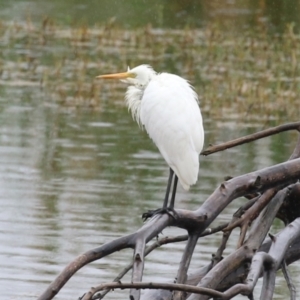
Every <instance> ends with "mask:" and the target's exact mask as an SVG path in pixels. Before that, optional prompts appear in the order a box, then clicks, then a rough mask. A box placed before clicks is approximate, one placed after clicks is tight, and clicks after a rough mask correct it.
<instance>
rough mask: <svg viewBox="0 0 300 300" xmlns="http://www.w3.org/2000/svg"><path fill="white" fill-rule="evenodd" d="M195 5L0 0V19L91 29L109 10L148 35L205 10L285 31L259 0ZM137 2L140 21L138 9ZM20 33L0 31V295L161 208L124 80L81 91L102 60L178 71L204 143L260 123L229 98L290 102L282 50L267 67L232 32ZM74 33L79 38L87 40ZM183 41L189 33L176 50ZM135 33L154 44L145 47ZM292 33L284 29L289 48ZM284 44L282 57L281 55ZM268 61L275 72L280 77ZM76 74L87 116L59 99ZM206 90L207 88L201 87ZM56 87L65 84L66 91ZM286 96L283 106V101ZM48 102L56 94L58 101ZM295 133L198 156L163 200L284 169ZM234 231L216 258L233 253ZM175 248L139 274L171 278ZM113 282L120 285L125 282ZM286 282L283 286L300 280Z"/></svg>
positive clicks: (118, 262)
mask: <svg viewBox="0 0 300 300" xmlns="http://www.w3.org/2000/svg"><path fill="white" fill-rule="evenodd" d="M198 2H199V1H197V2H196V1H192V0H191V1H172V5H171V6H169V5H170V4H168V5H167V4H165V3H166V2H162V1H158V0H157V1H156V0H155V1H153V2H152V6H151V8H149V4H148V2H147V1H113V2H112V1H106V0H104V1H101V2H100V1H99V2H97V3H101V5H102V6H101V9H100V8H98V6H97V10H96V9H95V7H93V6H91V5H89V4H88V2H86V3H82V1H56V0H55V1H51V2H49V1H47V2H46V1H26V2H23V1H1V0H0V16H1V17H3V19H9V20H12V19H21V20H24V16H25V15H26V14H30V15H31V17H32V19H33V20H38V23H37V24H41V23H42V21H41V20H42V18H43V17H44V15H45V14H48V15H50V16H52V17H54V16H55V17H56V18H57V19H58V20H59V22H62V23H65V24H70V23H72V22H73V21H74V18H75V19H76V18H77V19H79V21H80V20H82V21H83V22H84V21H86V23H88V22H91V24H94V23H95V22H96V21H97V22H99V23H103V22H106V21H107V19H109V18H110V17H113V16H114V15H115V14H116V15H117V16H118V17H117V23H118V24H123V25H124V26H125V27H130V26H133V27H134V26H140V25H142V26H143V28H146V24H147V23H148V22H151V23H152V24H153V26H154V27H158V26H161V27H172V28H174V27H178V28H179V27H182V26H183V25H187V24H188V25H191V26H202V24H203V22H208V21H211V20H215V19H218V18H219V16H222V19H224V20H231V21H230V22H232V24H231V25H232V26H233V27H236V26H237V25H239V24H241V22H242V20H246V21H245V23H242V24H243V26H246V27H247V26H250V25H251V24H253V23H255V24H256V23H259V24H260V22H262V23H264V22H267V21H268V22H269V21H270V20H272V22H270V23H268V22H267V23H268V24H269V25H270V24H275V25H274V26H279V27H280V26H282V27H284V26H285V25H286V23H284V22H283V21H278V22H277V21H276V20H277V19H276V17H274V16H275V15H276V14H277V11H276V10H274V9H271V8H272V7H271V6H270V5H271V4H270V3H271V2H272V1H226V7H227V8H226V9H224V7H223V6H222V4H220V3H221V2H220V1H203V4H202V5H199V4H198ZM108 3H109V4H108ZM133 3H134V5H133ZM195 3H196V4H197V5H196V4H195ZM201 3H202V2H201ZM222 3H223V2H222ZM224 3H225V2H224ZM253 3H254V4H253ZM285 3H287V4H286V5H285V7H284V9H282V10H283V11H285V13H284V15H286V16H288V18H290V19H288V20H293V18H294V14H288V12H290V11H291V10H290V7H291V5H293V4H295V1H286V2H285ZM95 5H96V4H95ZM97 5H99V6H100V4H97ZM127 5H128V6H127ZM145 5H146V6H148V9H149V10H150V12H151V13H149V10H145ZM234 5H236V6H234ZM295 5H296V4H295ZM25 7H26V8H27V10H26V9H24V8H25ZM295 7H298V6H295ZM104 8H105V9H104ZM235 8H236V9H235ZM295 11H296V9H295ZM66 12H68V13H66ZM154 12H155V13H154ZM87 16H88V17H87ZM136 16H139V17H138V18H137V17H136ZM199 16H201V17H199ZM202 16H203V20H202ZM85 18H86V19H85ZM265 18H266V19H267V21H266V20H265ZM273 19H274V20H275V21H274V20H273ZM297 20H298V19H297ZM49 22H50V21H49ZM230 22H229V23H230ZM297 22H299V21H297ZM264 24H265V23H264ZM2 25H3V24H2ZM296 25H297V24H296ZM26 26H28V27H26V28H25V29H24V27H22V26H18V25H14V24H13V25H8V27H6V25H3V26H0V33H1V37H2V39H1V40H0V49H1V50H3V51H0V67H1V77H0V203H1V211H0V269H1V272H0V292H1V296H2V297H3V298H4V299H33V298H35V297H36V296H37V295H38V294H40V293H41V292H42V291H43V290H44V289H45V288H46V287H47V285H48V284H49V283H50V282H51V281H52V280H53V279H54V278H55V277H56V276H57V275H58V274H59V272H60V271H61V270H62V268H63V267H64V266H65V265H66V264H67V263H69V262H70V261H71V260H72V259H74V258H75V257H76V256H77V255H79V254H81V253H83V252H85V251H87V250H89V249H91V248H94V247H97V246H99V245H102V244H103V243H105V242H107V241H111V240H112V239H114V238H116V237H119V236H121V235H125V234H128V233H131V232H133V231H135V230H136V229H138V228H139V227H140V226H141V225H142V221H141V218H140V216H141V214H142V213H143V212H144V211H145V210H147V209H153V208H157V207H159V206H160V205H161V201H162V199H163V196H164V191H165V186H166V181H167V176H168V167H167V166H166V163H165V162H164V161H163V159H162V158H161V156H160V154H159V153H158V151H157V149H156V148H155V146H154V145H153V143H152V142H151V141H150V140H149V138H148V137H147V134H146V133H145V132H142V131H141V130H140V129H139V128H138V126H137V125H136V124H135V123H134V122H133V121H132V120H131V116H130V115H129V113H128V112H127V109H126V108H125V107H124V105H123V101H122V99H123V95H124V90H125V88H124V86H122V85H118V84H111V85H106V86H101V88H100V91H99V95H97V93H96V90H97V89H96V88H95V86H94V85H92V84H91V82H92V78H94V75H95V74H94V72H95V70H96V69H97V71H98V69H99V68H100V67H103V66H105V68H106V69H108V68H111V70H109V71H112V72H113V71H115V68H117V67H120V66H123V65H124V63H127V62H133V63H137V62H139V61H140V60H143V62H145V60H147V61H148V62H149V60H150V62H151V63H152V62H153V63H154V64H155V65H156V66H157V67H158V69H160V70H164V69H168V71H176V73H178V74H181V75H182V74H183V75H185V76H186V77H187V78H189V79H190V80H192V81H193V82H195V83H196V84H197V86H196V89H197V90H198V91H199V90H202V91H203V93H204V92H206V94H205V95H206V98H205V99H204V101H202V103H201V105H202V107H204V106H205V109H204V120H205V124H204V125H205V131H206V145H208V144H209V143H220V142H222V141H226V140H230V139H233V138H236V137H237V136H242V135H246V134H249V133H251V132H254V131H256V130H259V129H261V128H263V127H265V126H266V124H264V123H260V122H257V121H256V119H257V116H252V117H250V118H249V120H250V121H249V120H248V119H247V121H246V120H245V119H244V118H243V116H244V113H245V112H244V109H245V107H246V106H243V101H245V102H246V100H248V98H249V97H250V98H251V97H253V98H255V97H257V94H258V95H259V96H264V95H265V97H266V99H267V101H266V103H269V102H270V99H271V100H272V99H273V98H271V96H272V95H274V94H272V91H273V90H274V93H275V92H278V94H275V96H276V97H277V96H278V97H280V96H282V95H283V96H282V99H283V101H282V103H285V104H286V105H287V106H289V102H288V101H285V100H286V98H285V96H287V95H288V94H287V92H290V94H291V90H290V89H294V90H295V91H297V89H298V86H297V82H299V81H297V80H298V79H299V74H298V73H297V68H296V67H295V72H294V73H293V72H289V69H290V65H289V64H288V63H287V62H288V61H289V57H288V56H286V54H285V53H286V52H285V49H286V48H284V47H282V48H280V47H279V46H278V45H279V44H276V45H277V46H278V48H276V47H277V46H276V47H275V46H274V47H275V48H276V49H277V52H276V53H277V54H278V56H276V57H275V58H273V57H271V58H273V60H272V59H271V58H270V57H269V56H268V55H269V52H266V51H265V48H264V47H265V45H266V44H267V43H268V42H267V41H265V40H259V42H258V43H253V42H252V41H253V40H252V37H251V36H247V37H244V36H239V37H235V36H234V40H237V41H238V43H237V45H236V48H235V47H232V41H233V40H232V37H231V40H230V39H229V40H228V39H227V38H226V39H225V38H223V37H222V35H219V36H216V35H214V34H215V33H216V32H214V31H213V30H211V31H209V33H208V32H205V31H197V32H196V31H195V32H194V31H189V30H187V29H185V31H182V30H181V31H179V30H176V31H170V32H167V31H166V32H164V31H163V30H161V29H155V30H153V31H151V28H150V27H149V28H150V29H149V28H148V29H149V31H147V30H145V29H143V31H138V32H137V33H136V32H134V31H132V32H131V33H132V36H131V35H130V32H129V31H122V30H118V29H116V30H115V31H110V29H109V28H108V30H103V31H101V30H102V29H100V30H99V29H97V30H95V31H93V30H92V29H91V30H90V33H88V31H84V28H83V29H82V28H81V29H78V30H77V29H73V28H71V29H66V30H61V28H58V30H57V31H55V25H53V24H52V23H51V22H50V23H48V25H47V26H49V28H48V27H47V30H45V32H44V31H43V29H42V30H41V32H39V31H38V30H36V31H35V29H33V28H31V27H30V22H28V23H27V25H26ZM37 26H40V25H37ZM228 26H229V25H228ZM243 26H241V28H243ZM53 28H54V29H53ZM226 28H228V27H226ZM44 29H45V28H44ZM52 30H53V31H52ZM80 30H82V31H80ZM77 31H78V32H77ZM112 33H114V34H118V36H115V37H114V40H113V41H111V39H110V38H111V37H110V36H109V35H110V34H112ZM217 33H218V32H217ZM43 34H44V35H43ZM88 34H90V37H89V38H90V39H91V40H88V39H87V36H88ZM147 34H148V35H147ZM145 36H146V37H145ZM119 37H120V38H119ZM191 37H196V38H195V40H191V41H190V42H189V43H187V44H186V41H187V40H188V39H190V38H191ZM43 38H44V39H43ZM140 38H141V39H140ZM149 38H152V40H151V41H154V42H155V43H156V46H157V45H158V48H157V47H156V48H155V47H153V48H150V45H151V43H149V41H148V39H149ZM210 38H211V39H210ZM293 38H294V36H293V35H292V36H291V40H293ZM209 39H210V40H209ZM100 41H101V43H100ZM174 41H176V43H175V42H174ZM289 41H290V40H289ZM243 43H244V44H243ZM175 44H176V46H174V45H175ZM287 44H288V45H290V44H289V42H287ZM99 45H100V46H99ZM120 45H121V46H120ZM185 45H188V46H191V45H192V46H193V47H192V48H188V47H186V46H185ZM244 45H246V47H244ZM238 47H240V48H238ZM70 49H71V50H70ZM120 49H121V50H122V51H123V49H125V50H126V51H125V50H124V51H125V52H122V51H120ZM182 49H184V51H181V50H182ZM201 49H202V51H203V49H204V52H203V53H204V55H203V56H202V57H201V55H199V53H200V52H199V51H201ZM236 49H239V50H240V49H245V51H242V52H239V51H238V50H236ZM287 49H289V51H292V50H293V49H294V48H293V47H290V48H287ZM272 50H273V49H272V47H270V51H272ZM201 53H202V52H201ZM264 53H266V54H264ZM282 53H283V54H282ZM293 53H294V54H295V53H296V54H297V53H298V52H293ZM293 53H292V54H293ZM296 54H295V55H296ZM282 57H284V58H285V59H286V60H287V61H285V60H282V59H281V58H282ZM258 58H260V59H261V60H259V59H258ZM99 61H100V62H99ZM216 61H218V64H215V63H216ZM245 61H246V63H245ZM261 61H263V62H265V61H267V62H268V63H269V64H270V65H266V67H267V68H266V70H267V71H268V72H267V73H266V72H265V71H266V70H264V69H262V64H261ZM278 62H281V63H282V64H283V65H284V66H285V68H284V72H282V70H281V69H280V66H281V65H280V66H279V63H278ZM233 66H234V72H232V73H227V71H226V70H229V71H231V70H233ZM187 70H192V72H191V73H189V72H188V71H187ZM224 70H225V71H226V72H225V71H224ZM120 71H121V70H120ZM229 71H228V72H229ZM269 71H270V72H271V71H272V72H273V73H270V72H269ZM228 74H229V75H228ZM274 74H275V75H274ZM278 74H279V75H278ZM277 75H278V76H277ZM47 76H48V77H47ZM82 78H83V79H82ZM240 78H242V80H241V79H240ZM257 78H261V79H262V80H260V84H261V85H262V88H261V90H260V89H259V86H258V85H256V80H257ZM235 79H237V80H235ZM80 80H82V81H84V80H86V81H88V82H89V83H90V85H88V91H89V92H90V93H92V94H93V95H94V98H97V99H98V100H97V101H98V102H96V103H93V105H92V108H91V107H90V108H89V107H88V106H85V105H82V106H81V105H77V103H76V101H75V102H74V101H73V100H74V99H75V100H76V99H77V98H76V93H77V92H78V94H80V93H79V91H81V89H82V91H84V88H85V86H84V84H83V85H82V86H79V84H78V83H80V82H81V81H80ZM45 81H47V84H45V86H44V85H43V84H42V83H43V82H45ZM264 84H265V85H264ZM91 85H92V86H91ZM99 85H100V84H99ZM209 85H210V86H211V90H213V91H214V92H215V94H214V93H210V90H209V89H208V86H209ZM42 87H43V88H44V89H42ZM235 89H236V90H237V92H236V90H235ZM70 90H72V92H74V90H75V92H74V93H75V95H73V94H72V96H73V97H71V96H70ZM294 90H293V91H292V92H294ZM54 91H55V92H54ZM228 91H230V93H229V92H228ZM53 93H54V94H55V96H54V97H53ZM235 93H236V94H235ZM280 93H281V94H280ZM290 94H289V95H290ZM57 95H59V97H57ZM216 95H217V96H216ZM270 95H271V96H270ZM83 96H84V93H83ZM275 96H273V97H275ZM220 97H222V99H224V98H225V104H224V103H222V106H220V102H217V101H216V102H215V101H214V100H218V99H219V98H220ZM268 97H270V98H268ZM293 97H294V96H291V97H290V98H289V99H291V100H290V101H296V100H293V99H294V98H293ZM57 98H62V99H63V103H60V102H59V101H57ZM69 98H72V101H73V102H71V101H69ZM201 100H202V99H201ZM250 100H251V99H250ZM68 101H69V102H68ZM209 101H210V102H209ZM212 102H215V105H213V104H212ZM236 102H239V103H242V104H241V111H242V112H243V114H241V111H238V112H237V111H235V106H234V105H235V104H236ZM291 103H294V102H291ZM272 104H274V103H273V102H272ZM279 104H280V103H279ZM274 105H275V104H274ZM231 106H234V107H233V108H232V107H231ZM230 108H231V109H230ZM248 108H249V107H248ZM250 108H251V107H250ZM280 108H281V106H280ZM213 110H218V113H214V111H213ZM271 111H272V110H271ZM250 113H251V111H250V112H249V114H250ZM260 113H261V114H263V113H265V111H264V110H262V111H260ZM281 113H282V115H283V117H282V115H280V114H279V117H278V118H277V116H276V117H274V116H271V117H273V118H269V117H268V118H267V119H268V120H269V119H271V120H276V122H277V121H278V122H279V119H280V117H282V118H281V119H280V120H283V121H287V119H286V118H287V116H286V115H285V110H282V112H281ZM258 119H261V120H266V118H265V115H264V116H263V117H261V115H259V118H258ZM251 120H255V121H251ZM283 121H282V122H283ZM280 122H281V121H280ZM274 124H275V123H274ZM276 124H277V123H276ZM295 139H296V134H295V133H284V134H281V135H278V136H274V137H272V138H267V139H264V140H261V141H257V142H255V143H253V144H249V145H243V146H241V147H238V148H236V149H230V150H228V151H225V152H223V153H216V154H214V155H212V156H209V157H202V158H201V171H200V179H199V181H198V183H197V185H196V186H194V187H193V188H192V189H191V191H190V192H189V193H186V192H184V191H183V190H182V188H181V187H179V191H178V196H177V201H176V204H177V206H178V207H182V208H186V209H195V208H197V207H199V205H201V203H202V202H203V201H204V200H205V199H206V197H207V196H208V195H210V194H211V193H212V191H213V190H214V189H215V188H216V186H217V185H218V184H219V183H220V181H221V180H223V178H224V177H225V176H227V175H231V176H236V175H239V174H243V173H246V172H250V171H253V170H256V169H258V168H263V167H266V166H269V165H271V164H275V163H279V162H282V161H284V160H285V159H287V158H288V157H289V155H290V153H291V152H292V150H293V146H294V141H295ZM243 201H244V200H243V199H238V200H236V201H234V203H232V205H231V206H230V207H229V208H228V209H226V211H224V213H223V214H222V215H221V216H220V217H219V219H218V220H217V221H216V224H217V223H219V222H224V221H227V220H229V219H230V216H231V215H232V213H233V212H234V211H235V210H236V208H237V207H238V206H239V205H240V204H241V203H243ZM276 226H277V224H276ZM276 226H275V227H276ZM279 226H280V224H278V227H279ZM274 231H275V229H274ZM182 233H183V231H181V230H177V229H174V228H171V229H167V230H165V231H164V234H165V235H171V234H172V235H176V234H182ZM237 234H238V233H237V232H236V233H235V236H233V239H232V240H231V243H230V244H229V247H230V249H228V250H227V252H226V253H229V251H230V250H232V249H234V247H235V245H234V243H233V241H234V240H235V239H234V237H236V236H237ZM220 237H221V235H220V234H219V235H216V236H213V237H207V238H205V239H203V240H200V241H199V248H198V251H196V253H195V256H194V258H193V264H192V266H193V267H194V268H196V267H198V266H201V265H205V264H206V263H207V261H208V260H209V259H210V258H211V254H212V253H213V252H215V251H216V248H217V246H218V244H219V242H220ZM183 247H184V243H179V244H175V245H168V246H165V247H163V248H162V249H158V250H157V251H155V252H154V253H152V254H151V255H149V257H147V259H146V261H147V263H146V269H145V276H144V280H145V281H148V280H155V281H159V280H161V281H172V280H173V278H174V275H175V273H176V271H177V265H178V262H179V260H180V258H181V252H182V249H183ZM170 253H171V255H170ZM131 256H132V252H131V251H129V250H126V251H122V252H120V253H115V254H114V255H112V256H110V257H107V258H104V259H102V260H101V261H98V262H95V263H93V264H91V265H90V266H87V267H85V268H84V269H83V270H80V271H79V272H78V274H76V276H75V277H74V278H73V279H72V280H71V281H70V282H69V283H68V284H67V285H66V287H65V288H64V289H63V290H62V292H61V293H60V294H59V296H57V299H77V298H78V297H79V296H80V295H82V294H83V293H84V292H86V290H87V289H88V288H89V287H90V286H94V285H95V284H97V283H100V282H104V281H111V280H112V279H113V278H114V277H115V276H116V274H118V272H119V271H120V270H121V269H122V268H123V267H124V266H125V265H126V264H127V262H128V261H129V260H130V259H131ZM292 270H293V273H295V276H296V274H297V273H299V266H297V264H296V265H295V267H294V268H293V269H292ZM125 280H129V276H127V277H126V279H125ZM295 281H296V282H295V283H296V284H297V282H298V283H299V282H300V279H299V278H296V279H295ZM276 284H277V286H278V289H277V296H278V297H279V298H286V297H287V296H286V295H288V292H287V288H286V287H285V283H284V280H283V279H282V278H281V277H280V278H279V279H278V281H277V282H276ZM118 297H119V298H120V299H121V297H124V296H123V294H122V293H121V292H114V293H113V294H112V295H109V296H108V299H115V298H118ZM236 299H243V298H242V297H237V298H236Z"/></svg>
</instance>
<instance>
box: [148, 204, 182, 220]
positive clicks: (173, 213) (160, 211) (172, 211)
mask: <svg viewBox="0 0 300 300" xmlns="http://www.w3.org/2000/svg"><path fill="white" fill-rule="evenodd" d="M158 214H168V215H169V216H170V217H172V218H173V219H175V220H176V219H177V217H178V214H177V212H176V211H175V209H174V208H173V207H167V208H158V209H154V210H148V211H147V212H145V213H143V214H142V219H143V221H147V219H149V218H152V217H154V216H155V215H158Z"/></svg>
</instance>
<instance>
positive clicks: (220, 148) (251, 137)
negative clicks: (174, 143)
mask: <svg viewBox="0 0 300 300" xmlns="http://www.w3.org/2000/svg"><path fill="white" fill-rule="evenodd" d="M289 130H298V131H300V122H294V123H288V124H283V125H279V126H276V127H272V128H268V129H266V130H262V131H259V132H256V133H253V134H249V135H246V136H243V137H240V138H237V139H235V140H232V141H229V142H226V143H222V144H220V145H215V146H211V147H208V148H207V149H205V150H204V151H202V152H201V155H205V156H206V155H210V154H212V153H216V152H219V151H223V150H226V149H230V148H233V147H236V146H239V145H243V144H246V143H250V142H253V141H256V140H259V139H262V138H264V137H267V136H270V135H274V134H277V133H280V132H283V131H289Z"/></svg>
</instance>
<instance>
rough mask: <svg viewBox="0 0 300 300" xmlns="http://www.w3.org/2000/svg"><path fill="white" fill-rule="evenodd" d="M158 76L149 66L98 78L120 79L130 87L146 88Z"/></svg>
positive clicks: (141, 66)
mask: <svg viewBox="0 0 300 300" xmlns="http://www.w3.org/2000/svg"><path fill="white" fill-rule="evenodd" d="M155 75H156V72H155V71H154V70H153V69H152V67H151V66H149V65H140V66H137V67H135V68H133V69H130V68H129V67H128V70H127V72H124V73H116V74H106V75H100V76H97V77H96V78H102V79H119V80H121V81H122V82H125V83H127V84H129V85H135V86H137V87H141V88H143V87H146V86H147V84H148V83H149V81H150V80H151V79H152V78H153V77H154V76H155Z"/></svg>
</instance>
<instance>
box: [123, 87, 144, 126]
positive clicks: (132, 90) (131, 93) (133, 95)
mask: <svg viewBox="0 0 300 300" xmlns="http://www.w3.org/2000/svg"><path fill="white" fill-rule="evenodd" d="M144 90H145V88H144V87H137V86H129V87H128V88H127V91H126V95H125V102H126V105H127V107H128V109H129V110H130V111H131V115H132V118H133V119H134V120H135V121H136V122H137V123H138V124H139V126H142V124H141V119H140V108H141V101H142V98H143V94H144Z"/></svg>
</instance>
